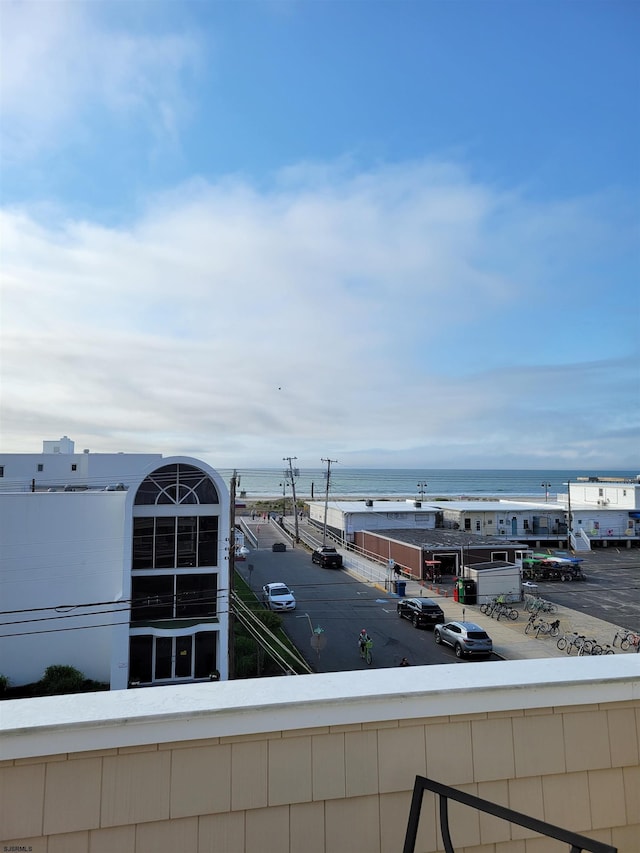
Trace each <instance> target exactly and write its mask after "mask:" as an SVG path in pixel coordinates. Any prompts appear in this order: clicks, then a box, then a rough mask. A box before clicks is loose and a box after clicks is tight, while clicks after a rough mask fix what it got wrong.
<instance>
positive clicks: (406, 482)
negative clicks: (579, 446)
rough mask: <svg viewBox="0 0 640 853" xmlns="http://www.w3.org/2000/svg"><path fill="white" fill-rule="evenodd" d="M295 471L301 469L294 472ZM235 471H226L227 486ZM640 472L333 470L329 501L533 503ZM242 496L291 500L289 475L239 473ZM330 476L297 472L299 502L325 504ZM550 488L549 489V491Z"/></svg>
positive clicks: (278, 472) (267, 471) (258, 471)
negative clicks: (572, 486)
mask: <svg viewBox="0 0 640 853" xmlns="http://www.w3.org/2000/svg"><path fill="white" fill-rule="evenodd" d="M294 471H296V469H294ZM232 473H233V472H232V471H228V470H221V471H220V474H221V475H222V476H223V477H224V479H225V482H226V483H227V484H229V483H230V481H231V477H232ZM639 474H640V470H638V471H616V470H606V471H594V470H592V469H582V470H548V469H542V468H541V469H537V470H535V469H534V470H532V469H527V470H481V469H467V470H465V469H423V468H415V469H413V468H346V467H343V466H338V465H336V466H333V465H332V466H331V477H330V481H329V498H330V499H336V498H341V497H347V496H349V497H357V498H380V497H398V498H417V499H421V498H424V499H425V500H426V499H427V498H432V499H434V498H437V497H467V498H480V497H489V496H495V497H505V498H508V497H530V498H535V499H543V500H544V498H545V492H548V495H549V499H550V500H551V499H554V498H555V495H556V494H558V493H566V492H567V483H568V481H569V480H576V479H577V478H578V477H597V476H600V477H620V478H624V479H631V480H635V478H636V477H637V476H638V475H639ZM237 475H238V478H239V483H238V486H237V494H238V496H240V494H241V492H244V493H245V495H244V496H245V497H246V498H247V499H249V500H250V499H252V498H253V499H260V498H267V497H278V496H279V497H282V494H283V484H284V490H285V494H287V495H290V494H291V485H290V483H289V472H288V471H287V472H286V475H285V472H284V470H283V469H279V470H274V469H251V470H246V471H243V470H242V469H237ZM326 475H327V471H326V468H325V469H324V470H322V469H319V468H316V469H304V468H300V469H297V475H296V476H295V486H296V497H300V498H310V497H313V498H315V499H316V500H322V499H324V497H325V494H326V488H327V479H326ZM545 484H547V485H545Z"/></svg>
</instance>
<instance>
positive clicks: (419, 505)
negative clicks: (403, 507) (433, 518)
mask: <svg viewBox="0 0 640 853" xmlns="http://www.w3.org/2000/svg"><path fill="white" fill-rule="evenodd" d="M413 505H414V506H415V507H416V508H419V507H421V506H422V501H414V502H413Z"/></svg>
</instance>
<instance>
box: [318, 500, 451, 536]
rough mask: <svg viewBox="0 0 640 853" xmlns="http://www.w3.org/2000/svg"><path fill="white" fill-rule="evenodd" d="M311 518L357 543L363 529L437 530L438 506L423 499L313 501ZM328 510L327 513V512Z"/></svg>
mask: <svg viewBox="0 0 640 853" xmlns="http://www.w3.org/2000/svg"><path fill="white" fill-rule="evenodd" d="M308 507H309V520H310V521H312V522H313V523H314V524H317V525H319V526H324V523H325V514H326V524H327V530H329V531H330V532H331V533H333V535H334V536H338V537H339V538H340V539H342V540H343V541H344V542H353V539H354V534H355V533H357V532H358V531H359V530H390V529H393V528H395V529H397V530H410V529H421V530H433V529H434V528H435V526H436V513H437V509H436V508H435V507H434V506H431V505H429V506H427V505H423V504H422V503H421V501H413V500H412V501H408V500H404V501H393V500H388V501H385V500H377V501H374V500H368V501H364V500H360V501H329V502H327V503H326V505H325V502H324V501H310V502H309V503H308ZM325 510H326V513H325Z"/></svg>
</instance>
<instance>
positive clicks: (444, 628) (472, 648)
mask: <svg viewBox="0 0 640 853" xmlns="http://www.w3.org/2000/svg"><path fill="white" fill-rule="evenodd" d="M433 639H434V640H435V641H436V643H438V645H439V644H440V643H445V645H447V646H451V647H452V648H453V650H454V652H455V653H456V657H457V658H462V657H464V656H465V655H482V656H483V657H488V656H489V655H490V654H491V652H492V651H493V641H492V640H491V637H490V636H489V635H488V634H487V632H486V631H485V630H484V629H483V628H481V627H480V626H479V625H476V624H475V622H445V623H444V625H436V626H435V628H434V629H433Z"/></svg>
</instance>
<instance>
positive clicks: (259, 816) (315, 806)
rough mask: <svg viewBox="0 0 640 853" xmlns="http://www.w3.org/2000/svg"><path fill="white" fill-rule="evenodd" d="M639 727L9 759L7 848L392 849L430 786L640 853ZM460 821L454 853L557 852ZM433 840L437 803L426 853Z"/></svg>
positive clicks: (464, 720) (611, 716)
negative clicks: (414, 796) (422, 780)
mask: <svg viewBox="0 0 640 853" xmlns="http://www.w3.org/2000/svg"><path fill="white" fill-rule="evenodd" d="M639 720H640V702H638V703H632V702H623V703H620V705H619V706H617V705H616V704H615V703H608V704H607V705H603V706H597V705H588V706H585V707H584V710H580V708H576V707H575V706H572V707H571V708H567V709H559V708H555V709H554V708H549V709H538V711H536V713H532V714H524V715H523V714H522V712H521V711H514V713H513V714H509V713H508V712H504V711H501V712H499V713H495V714H491V713H490V714H484V713H483V714H478V715H475V716H474V715H473V714H466V715H464V717H450V718H446V719H443V718H442V717H439V718H437V719H435V720H433V721H431V720H429V719H424V720H411V721H409V722H407V721H403V722H402V724H400V722H398V721H395V720H388V719H386V720H381V721H380V722H379V723H378V724H376V723H367V724H366V726H339V727H336V729H335V730H334V729H332V728H330V727H329V728H327V729H319V730H308V731H305V730H298V731H296V730H289V731H287V732H270V733H268V734H265V735H258V734H252V735H247V736H246V737H242V736H235V737H233V738H228V739H225V738H222V739H220V742H218V741H217V740H207V741H202V742H186V741H185V742H181V741H175V742H173V743H171V744H164V745H162V748H160V749H158V748H157V747H154V746H151V747H149V746H145V747H144V748H140V749H137V748H135V747H134V748H131V747H129V748H127V749H121V750H113V749H109V750H105V751H104V752H102V753H101V752H100V751H92V752H91V753H87V754H85V755H84V757H83V756H82V754H80V753H74V754H73V755H70V756H64V755H62V756H61V755H56V756H53V757H51V758H50V759H49V758H43V759H40V760H38V759H37V758H31V759H29V760H28V761H25V760H17V761H14V762H11V761H5V762H3V764H2V767H0V827H1V830H2V832H1V836H0V840H1V841H2V844H3V845H5V846H8V847H10V846H12V845H15V846H29V847H31V848H32V850H33V853H55V851H61V853H62V851H64V853H111V851H114V850H118V851H119V853H175V851H176V850H188V851H194V853H271V851H273V853H285V851H286V853H345V851H349V853H359V852H360V851H362V853H365V851H366V853H372V851H373V853H375V851H378V853H386V851H389V853H391V851H397V850H400V849H402V843H403V839H404V833H405V829H406V822H407V817H408V812H409V805H410V800H411V789H412V787H413V782H414V778H415V775H416V774H420V775H429V776H430V777H432V778H435V779H437V780H438V781H441V782H444V783H446V784H450V785H453V786H455V787H458V788H460V789H461V790H464V791H468V792H470V793H473V794H477V795H478V796H481V797H485V798H487V799H489V800H492V801H493V802H497V803H500V804H502V805H505V806H508V807H510V808H512V809H515V810H517V811H523V812H525V813H527V814H529V815H532V816H534V817H537V818H540V819H542V820H545V821H548V822H550V823H555V824H558V825H561V826H563V827H566V828H568V829H572V830H575V831H577V832H580V833H583V834H586V835H589V836H590V837H593V838H597V839H599V840H601V841H605V842H607V843H610V844H614V845H617V846H618V849H619V851H620V853H637V851H638V850H639V849H640V768H639V767H638V727H639ZM450 818H451V821H450V825H451V828H452V834H453V841H454V846H455V849H456V851H457V853H465V851H469V853H470V851H473V853H532V852H533V853H536V851H540V853H543V851H544V853H550V851H553V850H554V849H556V848H555V846H554V845H553V844H552V843H551V842H550V841H549V840H548V839H544V840H543V839H539V838H537V837H535V835H534V834H533V833H531V832H529V831H527V830H523V829H520V828H518V827H515V826H511V825H509V824H506V823H505V822H503V821H501V820H498V819H496V818H492V817H490V816H487V815H484V814H479V813H477V812H475V811H473V810H471V809H468V808H466V807H462V806H458V805H456V804H453V803H452V804H450ZM439 843H441V839H440V840H439V830H438V827H437V822H436V805H435V798H434V797H433V796H432V795H430V794H429V795H425V798H424V805H423V813H422V820H421V825H420V831H419V844H418V848H417V850H418V851H420V853H430V851H435V850H437V849H438V844H439ZM557 849H559V850H560V849H562V848H561V847H558V848H557Z"/></svg>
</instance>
